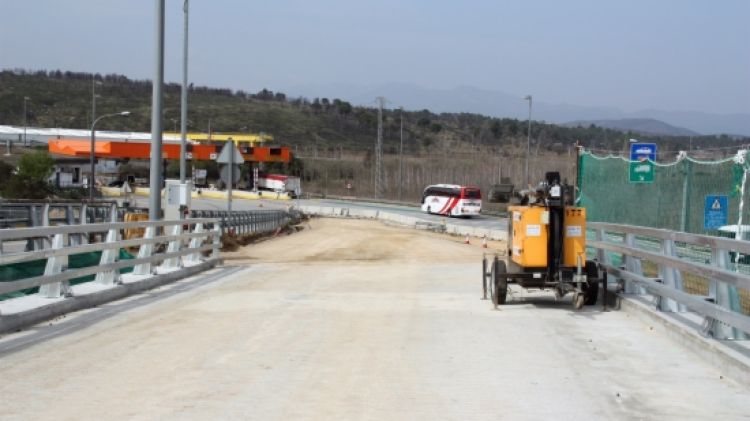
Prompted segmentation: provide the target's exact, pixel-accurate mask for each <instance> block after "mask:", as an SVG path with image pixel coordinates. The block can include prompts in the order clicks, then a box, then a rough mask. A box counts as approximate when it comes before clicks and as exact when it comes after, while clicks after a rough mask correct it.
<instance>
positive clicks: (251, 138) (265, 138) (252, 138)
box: [165, 132, 273, 145]
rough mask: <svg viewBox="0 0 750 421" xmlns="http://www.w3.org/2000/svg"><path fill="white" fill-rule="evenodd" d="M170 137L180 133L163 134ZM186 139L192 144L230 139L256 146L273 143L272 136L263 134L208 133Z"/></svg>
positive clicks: (190, 135)
mask: <svg viewBox="0 0 750 421" xmlns="http://www.w3.org/2000/svg"><path fill="white" fill-rule="evenodd" d="M165 134H168V135H171V136H177V137H179V136H180V133H174V132H168V133H165ZM186 136H187V139H188V140H192V141H194V142H201V143H203V142H227V141H229V139H232V141H234V143H235V144H240V143H250V144H251V145H257V144H260V143H263V142H273V136H272V135H269V134H265V133H258V134H251V133H211V135H210V137H209V135H208V133H187V135H186Z"/></svg>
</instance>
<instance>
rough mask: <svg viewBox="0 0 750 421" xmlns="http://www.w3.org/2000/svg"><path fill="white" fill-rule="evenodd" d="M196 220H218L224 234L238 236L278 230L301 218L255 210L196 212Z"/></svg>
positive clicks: (283, 213) (271, 211) (285, 212)
mask: <svg viewBox="0 0 750 421" xmlns="http://www.w3.org/2000/svg"><path fill="white" fill-rule="evenodd" d="M190 214H191V216H193V217H194V218H216V219H218V220H219V225H220V226H221V230H222V234H225V233H231V234H237V235H245V234H260V233H267V232H272V231H275V230H277V229H278V228H280V227H282V226H284V225H286V224H289V223H290V222H291V221H292V220H294V219H299V216H298V215H296V214H295V213H293V212H291V211H283V210H254V211H232V212H228V211H216V210H194V211H191V212H190Z"/></svg>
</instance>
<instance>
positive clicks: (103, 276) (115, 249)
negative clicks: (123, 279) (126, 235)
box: [94, 229, 120, 286]
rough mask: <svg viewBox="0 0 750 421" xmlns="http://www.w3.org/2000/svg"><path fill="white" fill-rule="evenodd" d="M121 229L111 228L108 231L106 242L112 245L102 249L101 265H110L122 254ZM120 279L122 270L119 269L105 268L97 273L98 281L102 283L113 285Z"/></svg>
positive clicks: (96, 279)
mask: <svg viewBox="0 0 750 421" xmlns="http://www.w3.org/2000/svg"><path fill="white" fill-rule="evenodd" d="M119 242H120V230H116V229H111V230H109V231H107V240H106V243H107V244H110V245H111V247H110V248H107V249H104V250H102V258H101V259H100V260H99V265H108V264H110V263H114V262H116V261H117V258H118V257H119V254H120V246H119V245H118V243H119ZM119 280H120V272H119V271H118V270H105V271H102V272H99V273H97V274H96V278H95V279H94V281H96V282H97V283H99V284H102V285H107V286H109V285H113V284H115V283H117V282H119Z"/></svg>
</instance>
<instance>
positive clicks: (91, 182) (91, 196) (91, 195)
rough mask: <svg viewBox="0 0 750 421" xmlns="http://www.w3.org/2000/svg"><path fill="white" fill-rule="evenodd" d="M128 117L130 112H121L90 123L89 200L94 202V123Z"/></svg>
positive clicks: (106, 115)
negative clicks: (110, 118) (105, 119)
mask: <svg viewBox="0 0 750 421" xmlns="http://www.w3.org/2000/svg"><path fill="white" fill-rule="evenodd" d="M128 115H130V111H122V112H119V113H114V114H105V115H103V116H101V117H99V118H97V119H96V120H94V122H93V123H91V154H90V156H89V160H90V164H91V176H90V177H89V200H90V201H93V200H94V173H95V172H96V167H95V165H94V155H95V153H94V145H95V144H96V131H95V130H94V128H95V127H96V123H98V122H99V120H101V119H103V118H107V117H115V116H128Z"/></svg>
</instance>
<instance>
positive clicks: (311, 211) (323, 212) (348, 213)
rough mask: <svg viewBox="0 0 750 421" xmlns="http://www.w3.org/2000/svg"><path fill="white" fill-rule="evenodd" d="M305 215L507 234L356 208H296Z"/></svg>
mask: <svg viewBox="0 0 750 421" xmlns="http://www.w3.org/2000/svg"><path fill="white" fill-rule="evenodd" d="M298 209H299V210H300V211H302V212H303V213H305V214H308V215H316V216H323V217H335V218H363V219H377V220H380V221H383V222H388V223H392V224H396V225H400V226H405V227H410V228H417V229H431V230H435V229H436V228H437V227H441V230H443V231H445V232H446V233H448V234H452V235H457V236H462V237H463V236H466V235H468V236H471V237H477V238H487V239H488V240H496V241H505V240H507V239H508V233H507V232H506V231H505V230H502V229H489V228H478V227H477V228H475V227H470V226H465V225H460V224H455V223H449V222H446V221H440V222H436V221H432V220H428V219H423V218H420V217H416V216H409V215H403V214H399V213H393V212H388V211H380V210H377V209H362V208H358V207H352V208H348V207H332V206H311V205H303V206H299V208H298Z"/></svg>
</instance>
